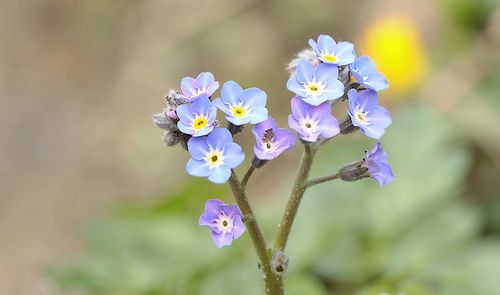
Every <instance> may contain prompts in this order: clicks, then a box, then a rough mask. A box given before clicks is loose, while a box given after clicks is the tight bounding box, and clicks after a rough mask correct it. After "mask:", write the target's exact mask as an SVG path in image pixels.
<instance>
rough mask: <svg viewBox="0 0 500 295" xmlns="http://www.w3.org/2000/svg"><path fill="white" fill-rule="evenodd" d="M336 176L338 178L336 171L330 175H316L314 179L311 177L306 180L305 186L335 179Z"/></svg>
mask: <svg viewBox="0 0 500 295" xmlns="http://www.w3.org/2000/svg"><path fill="white" fill-rule="evenodd" d="M337 178H339V174H338V173H335V174H332V175H327V176H323V177H318V178H315V179H311V180H309V181H308V182H306V187H307V188H308V187H311V186H313V185H317V184H320V183H323V182H327V181H331V180H335V179H337Z"/></svg>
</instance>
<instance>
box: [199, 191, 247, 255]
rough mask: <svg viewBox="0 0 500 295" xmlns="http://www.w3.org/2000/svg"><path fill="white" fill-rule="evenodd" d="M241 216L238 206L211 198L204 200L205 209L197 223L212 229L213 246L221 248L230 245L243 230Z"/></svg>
mask: <svg viewBox="0 0 500 295" xmlns="http://www.w3.org/2000/svg"><path fill="white" fill-rule="evenodd" d="M242 217H243V214H242V213H241V210H240V208H238V206H236V205H227V204H224V203H223V202H222V201H220V200H216V199H212V200H207V201H206V202H205V211H204V212H203V214H202V215H201V216H200V220H199V222H198V223H199V225H201V226H206V227H208V228H210V229H211V230H212V239H213V240H214V243H215V246H216V247H217V248H222V247H224V246H229V245H231V243H232V242H233V240H235V239H237V238H239V237H240V236H241V235H242V234H243V233H244V232H245V225H244V224H243V222H242V221H241V218H242Z"/></svg>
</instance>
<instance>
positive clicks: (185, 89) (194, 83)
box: [181, 72, 219, 101]
mask: <svg viewBox="0 0 500 295" xmlns="http://www.w3.org/2000/svg"><path fill="white" fill-rule="evenodd" d="M217 88H219V82H218V81H215V77H214V75H213V74H212V73H210V72H203V73H200V74H199V75H198V76H197V77H196V79H195V78H192V77H184V78H182V80H181V90H182V94H183V95H184V97H186V98H187V99H188V100H190V101H193V100H195V99H197V98H198V97H200V96H202V95H206V96H208V97H210V96H212V94H214V92H215V90H217Z"/></svg>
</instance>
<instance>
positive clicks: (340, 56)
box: [309, 35, 356, 66]
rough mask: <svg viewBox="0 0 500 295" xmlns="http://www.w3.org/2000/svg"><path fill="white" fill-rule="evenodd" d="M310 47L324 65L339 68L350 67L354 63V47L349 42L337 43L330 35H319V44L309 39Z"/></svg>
mask: <svg viewBox="0 0 500 295" xmlns="http://www.w3.org/2000/svg"><path fill="white" fill-rule="evenodd" d="M309 46H311V48H312V49H313V50H314V52H315V53H316V56H317V57H318V58H319V59H320V60H321V61H322V62H324V63H327V64H333V65H337V66H343V65H348V64H351V63H353V62H354V59H355V58H356V56H355V55H354V45H352V43H349V42H339V43H337V42H335V40H334V39H333V38H332V37H330V36H328V35H319V37H318V42H317V43H316V41H314V40H313V39H309Z"/></svg>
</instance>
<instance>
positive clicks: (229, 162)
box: [186, 128, 245, 183]
mask: <svg viewBox="0 0 500 295" xmlns="http://www.w3.org/2000/svg"><path fill="white" fill-rule="evenodd" d="M187 145H188V151H189V154H190V155H191V159H189V161H188V162H187V165H186V170H187V172H188V173H189V174H190V175H193V176H198V177H208V180H210V181H211V182H214V183H225V182H226V181H227V180H228V179H229V176H230V175H231V169H234V168H236V167H238V166H239V165H240V164H241V163H242V162H243V160H244V159H245V154H243V152H242V150H241V147H240V146H239V145H237V144H236V143H233V138H232V136H231V133H230V132H229V131H228V130H227V129H225V128H217V129H214V130H213V131H212V132H211V133H210V134H209V135H208V136H203V137H192V138H191V139H189V141H188V143H187Z"/></svg>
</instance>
